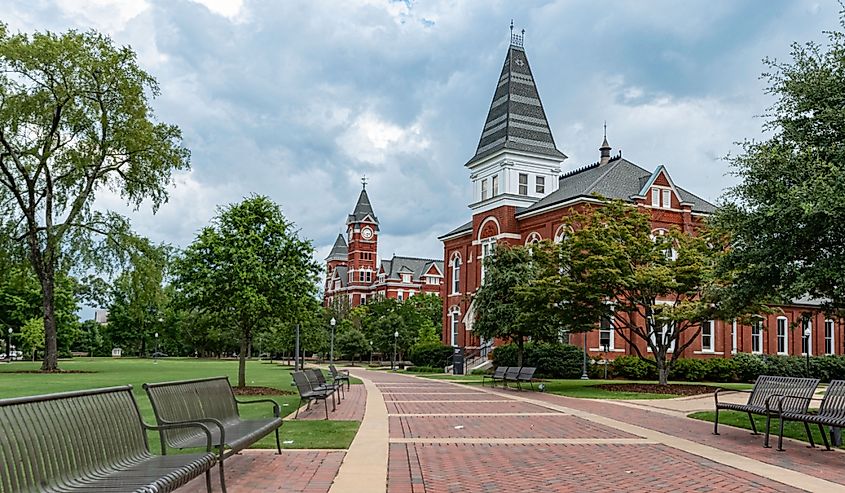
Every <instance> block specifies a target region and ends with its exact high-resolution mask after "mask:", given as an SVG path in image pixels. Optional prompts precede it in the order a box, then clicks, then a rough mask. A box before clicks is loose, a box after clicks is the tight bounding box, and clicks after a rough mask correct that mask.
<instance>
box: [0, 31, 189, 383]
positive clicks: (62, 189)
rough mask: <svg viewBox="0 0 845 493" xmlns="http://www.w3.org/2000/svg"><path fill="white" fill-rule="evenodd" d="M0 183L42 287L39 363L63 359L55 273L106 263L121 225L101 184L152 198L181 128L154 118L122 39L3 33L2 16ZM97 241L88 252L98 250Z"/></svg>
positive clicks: (148, 88) (147, 89)
mask: <svg viewBox="0 0 845 493" xmlns="http://www.w3.org/2000/svg"><path fill="white" fill-rule="evenodd" d="M0 74H2V75H0V191H2V197H0V198H2V199H3V200H2V202H0V203H2V204H3V207H4V210H3V211H2V216H3V217H4V218H7V219H8V223H9V224H12V225H13V227H12V228H11V230H10V231H9V233H10V235H11V237H12V238H13V239H15V240H16V241H19V242H22V243H23V244H24V245H25V248H26V253H27V257H28V259H29V262H30V263H31V265H32V268H33V271H34V272H35V274H36V276H37V278H38V281H39V284H40V287H41V290H42V293H43V318H44V333H45V352H44V362H43V365H42V370H46V371H52V370H56V369H58V347H57V345H58V342H57V329H56V325H57V324H56V307H55V281H56V273H57V271H58V270H60V268H64V269H67V268H68V267H69V266H71V265H75V264H76V263H77V262H81V261H89V262H92V263H94V264H104V263H106V262H107V261H108V260H109V259H110V258H111V257H109V256H108V255H105V254H104V253H103V252H104V251H105V250H103V248H107V249H109V250H112V251H114V250H115V249H114V248H111V247H115V246H118V245H119V244H120V243H121V237H122V235H123V233H125V232H126V231H127V230H128V224H127V221H126V220H125V219H124V218H123V217H121V216H119V215H118V214H116V213H113V212H106V213H103V212H99V211H97V210H95V209H94V208H93V207H92V204H93V202H94V199H95V197H96V196H97V194H98V193H99V192H101V191H103V190H106V189H108V190H110V191H112V192H115V193H117V194H119V195H120V196H121V197H122V198H124V199H125V200H126V201H127V202H128V203H130V204H132V205H134V206H135V207H139V206H140V205H141V204H142V202H143V201H145V200H150V202H151V203H152V206H153V209H154V210H155V209H157V208H158V206H159V205H160V204H161V203H163V202H164V201H165V200H166V199H167V186H168V185H169V184H170V182H171V174H172V172H173V171H175V170H180V169H186V168H187V167H188V155H189V153H188V151H187V149H185V148H184V147H182V145H181V132H180V130H179V129H178V128H177V127H176V126H173V125H166V124H163V123H157V122H156V121H155V120H154V117H153V111H152V108H151V106H150V104H149V98H150V97H155V96H157V95H158V85H157V84H156V81H155V79H153V77H151V76H150V75H149V74H147V73H146V72H145V71H143V70H141V68H140V67H139V66H138V63H137V60H136V56H135V53H134V52H133V51H132V50H131V49H130V48H129V47H116V46H115V45H114V43H113V42H112V41H111V39H109V38H108V37H106V36H104V35H101V34H98V33H96V32H93V31H91V32H85V33H80V32H76V31H69V32H67V33H64V34H54V33H50V32H47V33H36V34H34V35H32V36H28V35H25V34H10V33H9V32H8V30H7V27H6V26H5V25H0ZM97 250H100V252H99V253H97V254H94V252H95V251H97Z"/></svg>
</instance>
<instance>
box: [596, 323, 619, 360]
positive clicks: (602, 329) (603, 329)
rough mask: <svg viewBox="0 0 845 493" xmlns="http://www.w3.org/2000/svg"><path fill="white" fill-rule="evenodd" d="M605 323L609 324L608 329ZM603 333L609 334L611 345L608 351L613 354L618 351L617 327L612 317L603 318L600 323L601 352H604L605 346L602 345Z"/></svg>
mask: <svg viewBox="0 0 845 493" xmlns="http://www.w3.org/2000/svg"><path fill="white" fill-rule="evenodd" d="M605 323H607V327H605V325H604V324H605ZM602 333H606V334H607V339H608V342H609V343H610V344H608V346H607V350H608V351H610V352H613V351H615V350H616V325H615V323H614V321H613V318H612V317H609V318H602V319H601V320H600V321H599V347H598V349H599V351H604V345H603V344H602V342H601V341H602V338H603V337H602Z"/></svg>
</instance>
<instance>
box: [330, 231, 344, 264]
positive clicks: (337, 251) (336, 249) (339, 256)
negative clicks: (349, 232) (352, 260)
mask: <svg viewBox="0 0 845 493" xmlns="http://www.w3.org/2000/svg"><path fill="white" fill-rule="evenodd" d="M348 253H349V249H348V248H347V246H346V240H345V239H344V238H343V235H342V234H339V235H337V239H336V240H334V246H333V247H332V251H331V252H329V256H328V257H326V260H343V261H346V260H348V259H349V255H348Z"/></svg>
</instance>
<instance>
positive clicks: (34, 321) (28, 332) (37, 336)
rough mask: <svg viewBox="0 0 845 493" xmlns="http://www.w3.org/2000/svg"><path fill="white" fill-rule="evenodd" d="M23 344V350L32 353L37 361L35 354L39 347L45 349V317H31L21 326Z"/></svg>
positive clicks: (33, 359) (33, 358)
mask: <svg viewBox="0 0 845 493" xmlns="http://www.w3.org/2000/svg"><path fill="white" fill-rule="evenodd" d="M21 343H22V344H21V345H22V346H23V352H26V353H30V354H31V355H32V361H35V354H36V352H38V350H39V349H44V319H42V318H31V319H29V320H27V321H26V323H25V324H23V327H21Z"/></svg>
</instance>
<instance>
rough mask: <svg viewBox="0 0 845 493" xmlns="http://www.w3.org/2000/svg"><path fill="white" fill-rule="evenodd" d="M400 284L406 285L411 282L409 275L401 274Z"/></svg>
mask: <svg viewBox="0 0 845 493" xmlns="http://www.w3.org/2000/svg"><path fill="white" fill-rule="evenodd" d="M402 282H404V283H405V284H408V283H410V282H411V274H402Z"/></svg>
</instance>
